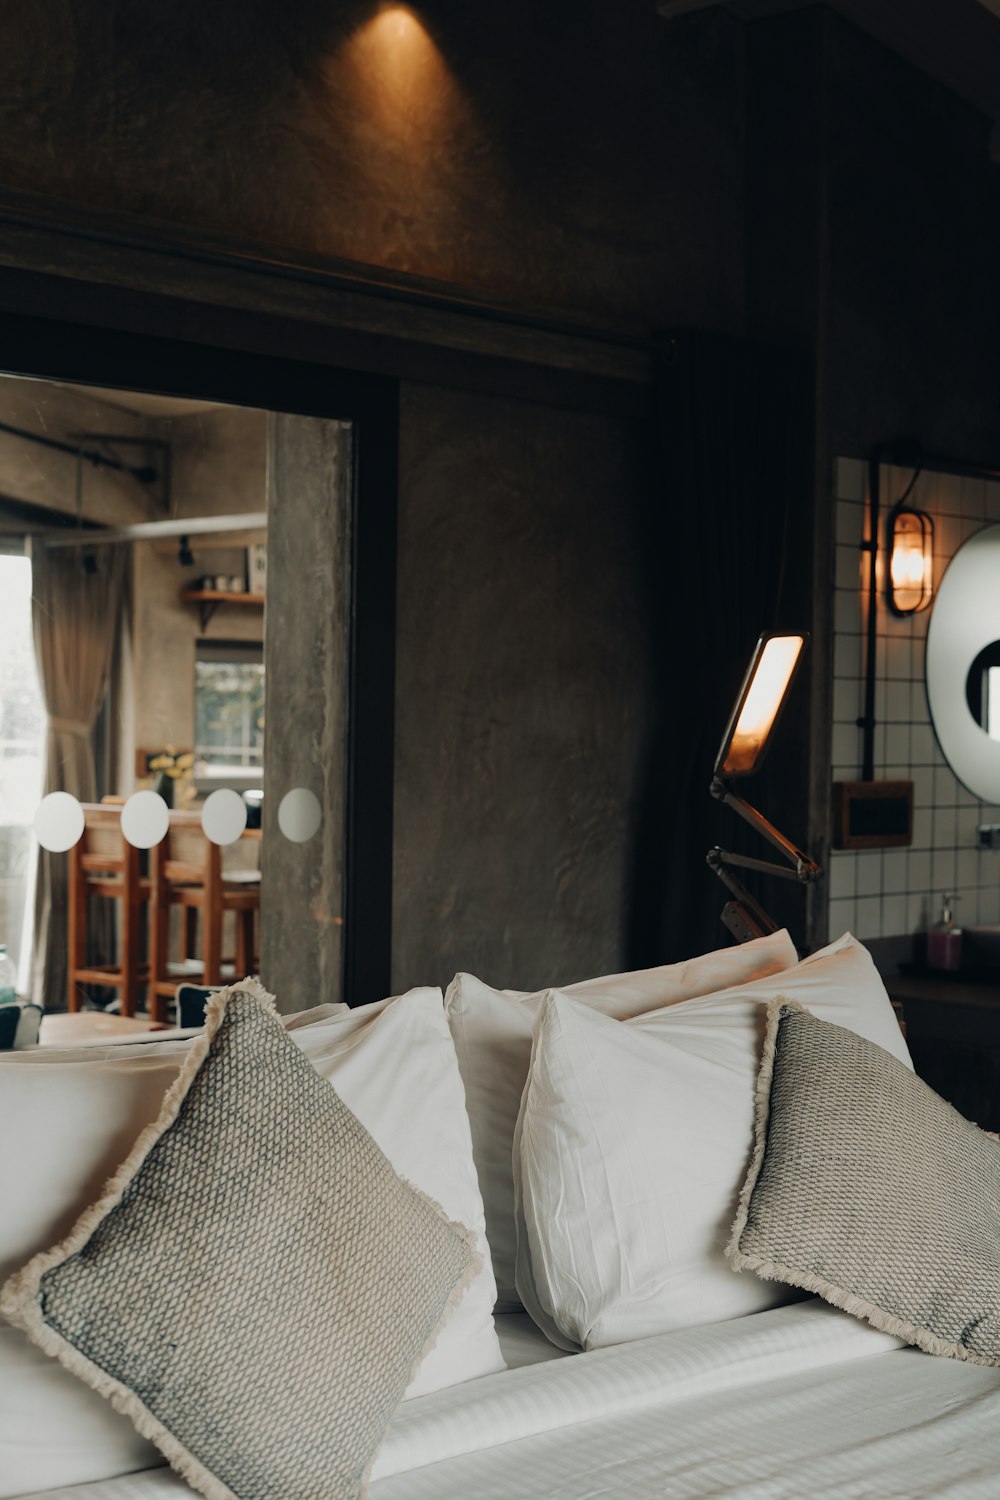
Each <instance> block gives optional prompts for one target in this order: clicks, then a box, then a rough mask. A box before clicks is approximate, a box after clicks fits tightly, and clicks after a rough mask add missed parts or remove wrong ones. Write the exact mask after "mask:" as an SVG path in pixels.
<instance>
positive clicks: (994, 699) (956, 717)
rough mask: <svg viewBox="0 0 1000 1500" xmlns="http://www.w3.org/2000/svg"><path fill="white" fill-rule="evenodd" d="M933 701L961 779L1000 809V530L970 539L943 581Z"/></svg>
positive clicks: (932, 643) (932, 654) (932, 644)
mask: <svg viewBox="0 0 1000 1500" xmlns="http://www.w3.org/2000/svg"><path fill="white" fill-rule="evenodd" d="M927 701H928V703H929V704H930V710H931V718H932V719H933V721H934V732H935V734H936V735H937V737H938V743H939V744H940V746H941V751H942V754H943V755H944V757H945V759H946V760H947V762H948V764H949V765H950V766H951V769H952V770H953V771H954V773H955V775H956V776H957V777H958V779H959V781H961V782H962V783H963V784H964V785H965V786H967V787H968V789H969V791H970V792H972V793H973V794H974V795H975V796H976V797H979V798H981V799H982V800H983V801H984V802H993V803H1000V526H985V527H983V529H982V531H977V532H976V534H975V535H974V536H972V537H970V538H969V540H968V541H967V542H965V543H964V545H963V546H961V547H960V548H959V549H958V551H957V552H956V553H955V556H954V557H953V558H952V560H951V563H950V565H949V567H948V570H947V572H946V573H945V575H944V577H943V578H942V580H941V584H940V587H939V588H938V592H937V598H936V599H935V601H934V608H933V610H932V611H931V618H930V624H929V626H928V630H927Z"/></svg>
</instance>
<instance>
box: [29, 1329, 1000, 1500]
mask: <svg viewBox="0 0 1000 1500" xmlns="http://www.w3.org/2000/svg"><path fill="white" fill-rule="evenodd" d="M504 1336H505V1341H506V1342H508V1347H509V1348H511V1349H512V1350H513V1349H514V1348H515V1346H516V1351H517V1352H516V1353H515V1354H514V1357H513V1358H512V1361H511V1362H512V1364H516V1365H517V1368H513V1369H510V1370H508V1371H506V1372H505V1373H503V1374H499V1375H488V1376H485V1377H484V1378H483V1379H481V1380H476V1381H471V1382H469V1383H468V1384H467V1385H464V1386H462V1387H457V1388H456V1387H452V1388H451V1389H450V1390H445V1391H438V1392H435V1393H434V1394H433V1395H430V1396H424V1397H421V1398H418V1399H416V1400H413V1401H408V1402H407V1403H406V1404H405V1405H404V1406H403V1407H402V1408H401V1409H400V1411H399V1413H398V1415H397V1417H396V1420H395V1421H394V1423H393V1426H392V1429H391V1430H390V1433H389V1436H388V1438H387V1440H386V1443H385V1445H384V1447H383V1449H382V1451H381V1453H380V1454H379V1457H378V1460H377V1462H376V1466H375V1476H374V1481H373V1483H372V1486H371V1500H473V1497H475V1500H514V1497H517V1500H665V1497H669V1500H709V1497H716V1500H722V1497H725V1500H802V1497H804V1496H808V1497H810V1500H923V1497H929V1496H936V1497H947V1500H997V1496H998V1495H1000V1370H987V1369H982V1368H980V1367H979V1366H975V1365H968V1364H961V1363H959V1362H958V1361H955V1360H946V1359H934V1358H932V1357H931V1356H930V1355H927V1354H921V1353H919V1352H918V1351H917V1350H912V1349H902V1348H901V1347H900V1346H899V1345H898V1343H897V1342H896V1341H895V1340H894V1339H891V1338H889V1337H888V1336H887V1335H885V1334H880V1333H876V1332H875V1331H874V1330H873V1329H870V1328H868V1327H867V1326H866V1325H863V1324H861V1323H858V1322H856V1321H855V1320H854V1319H852V1318H848V1317H847V1316H846V1314H843V1313H840V1312H837V1311H836V1310H835V1309H834V1308H831V1307H827V1306H826V1305H825V1304H823V1303H820V1302H815V1301H809V1302H803V1303H798V1304H796V1305H794V1306H791V1307H783V1308H776V1309H774V1310H773V1311H771V1312H765V1313H758V1314H757V1315H755V1316H754V1317H749V1318H741V1319H738V1320H736V1321H734V1322H731V1323H719V1324H714V1325H712V1326H709V1327H705V1328H691V1329H684V1330H683V1331H681V1332H679V1333H671V1334H664V1335H662V1336H660V1337H657V1338H651V1339H645V1340H642V1341H641V1342H638V1343H634V1344H627V1345H619V1346H618V1347H616V1348H611V1349H600V1350H596V1351H594V1352H593V1353H591V1354H580V1355H573V1356H569V1357H565V1358H559V1357H555V1358H553V1357H548V1358H543V1359H542V1360H541V1361H536V1360H535V1358H534V1354H535V1353H536V1352H538V1350H539V1346H538V1344H537V1339H535V1337H534V1336H533V1335H532V1334H531V1333H530V1332H529V1331H527V1330H526V1329H525V1327H524V1325H523V1324H520V1325H517V1326H516V1327H511V1328H509V1329H505V1331H504ZM541 1352H542V1353H543V1354H544V1353H545V1352H546V1351H544V1350H542V1351H541ZM184 1495H190V1491H189V1490H188V1489H187V1487H186V1486H185V1484H184V1483H183V1481H182V1480H180V1479H178V1478H177V1477H176V1476H175V1475H173V1474H172V1473H171V1472H170V1471H169V1470H166V1469H153V1470H149V1471H147V1472H145V1473H143V1474H136V1475H132V1476H130V1477H127V1478H124V1479H116V1480H109V1481H105V1482H103V1483H100V1484H91V1485H82V1486H79V1487H76V1488H69V1489H60V1490H51V1491H46V1493H45V1500H180V1497H182V1496H184Z"/></svg>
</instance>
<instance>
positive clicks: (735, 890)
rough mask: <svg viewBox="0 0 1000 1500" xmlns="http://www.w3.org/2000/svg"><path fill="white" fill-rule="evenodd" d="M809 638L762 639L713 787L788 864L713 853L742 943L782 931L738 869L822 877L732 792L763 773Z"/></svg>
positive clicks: (712, 864)
mask: <svg viewBox="0 0 1000 1500" xmlns="http://www.w3.org/2000/svg"><path fill="white" fill-rule="evenodd" d="M806 639H807V638H806V636H804V635H762V636H761V638H760V640H759V641H758V642H757V646H756V649H755V650H754V654H753V659H752V661H751V662H750V666H749V668H748V669H747V674H746V676H745V677H744V679H743V685H742V687H741V688H740V691H739V694H738V695H737V698H736V702H735V704H734V705H733V711H732V713H731V714H730V716H729V723H728V724H727V725H726V732H725V734H724V735H723V737H722V745H721V747H720V749H719V753H718V755H717V756H716V760H715V773H714V775H713V778H712V785H711V788H710V790H711V793H712V796H713V797H717V798H718V800H719V801H720V802H724V803H725V804H726V806H727V807H731V808H732V809H733V811H734V812H736V813H739V815H740V817H741V818H743V819H744V821H745V822H747V823H749V824H750V827H751V828H753V829H756V831H757V832H758V833H759V834H761V835H762V836H763V837H764V838H765V839H767V841H768V843H769V844H772V845H773V846H774V848H775V849H777V850H778V852H779V853H780V854H781V855H782V857H783V858H784V859H785V860H786V861H787V865H779V864H775V863H774V862H773V861H771V860H766V859H754V858H752V857H751V856H749V855H745V854H730V853H727V851H726V850H725V849H719V848H718V847H716V848H715V849H710V850H709V852H708V855H707V856H706V858H707V860H708V865H709V868H710V869H711V870H714V871H715V873H716V875H718V877H719V879H720V880H721V881H722V883H723V885H724V886H725V887H726V889H727V890H728V891H729V892H730V894H731V895H732V897H733V898H734V899H733V900H731V901H728V902H727V903H726V906H725V909H724V910H723V913H722V920H723V922H724V924H725V925H726V927H728V928H729V931H730V932H731V933H732V934H733V936H734V937H735V938H736V940H737V942H739V943H746V942H749V940H750V939H751V938H756V937H763V936H764V934H765V933H768V932H777V930H778V927H777V923H776V922H774V921H773V920H772V918H771V917H769V916H768V914H767V912H766V911H765V910H764V908H763V907H762V906H761V905H760V902H759V901H757V900H756V898H755V897H754V896H752V895H751V894H750V892H749V891H748V890H747V888H746V886H745V885H744V884H743V881H742V880H741V879H740V877H739V875H737V874H735V873H734V871H735V870H740V869H743V870H761V871H763V873H764V874H765V875H777V876H779V877H780V878H781V879H782V880H797V881H800V882H801V883H802V884H805V885H807V884H809V883H810V882H811V881H813V880H816V879H817V878H818V876H819V875H821V874H822V870H821V869H820V866H819V865H818V864H816V862H815V860H812V859H810V858H809V856H808V854H803V852H802V850H801V849H797V848H796V847H795V845H794V844H793V843H791V841H790V840H789V839H786V838H785V836H784V834H783V833H779V832H778V830H777V828H775V826H774V824H773V823H769V822H768V820H767V818H765V817H764V816H763V814H761V813H759V812H758V811H757V810H756V808H753V807H751V806H750V804H749V803H748V802H745V801H744V800H743V798H742V797H740V796H738V795H737V794H736V793H735V792H734V791H732V790H731V788H730V781H731V780H732V779H733V778H734V777H740V776H752V775H753V773H754V772H755V771H757V770H759V769H760V765H761V762H762V761H763V759H764V754H765V751H766V750H767V747H768V744H769V743H770V740H771V737H772V734H773V732H774V726H775V724H776V723H777V722H778V718H779V716H780V714H781V710H782V708H783V707H784V704H785V700H786V698H787V697H788V692H789V689H790V688H791V685H792V681H793V680H794V677H795V673H796V671H797V669H798V666H799V662H800V661H801V659H802V654H803V652H804V650H805V645H806Z"/></svg>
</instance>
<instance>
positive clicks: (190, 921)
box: [181, 906, 198, 958]
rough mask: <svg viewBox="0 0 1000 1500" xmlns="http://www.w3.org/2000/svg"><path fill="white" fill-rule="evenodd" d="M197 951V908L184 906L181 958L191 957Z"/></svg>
mask: <svg viewBox="0 0 1000 1500" xmlns="http://www.w3.org/2000/svg"><path fill="white" fill-rule="evenodd" d="M197 952H198V908H197V907H196V906H186V907H185V908H184V952H183V953H182V954H181V957H182V958H191V957H192V956H193V955H194V954H195V953H197Z"/></svg>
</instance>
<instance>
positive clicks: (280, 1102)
mask: <svg viewBox="0 0 1000 1500" xmlns="http://www.w3.org/2000/svg"><path fill="white" fill-rule="evenodd" d="M475 1267H476V1253H475V1249H474V1244H473V1240H472V1236H471V1234H470V1233H469V1232H468V1231H467V1230H466V1229H464V1228H463V1227H462V1226H460V1225H457V1224H454V1223H451V1222H449V1220H448V1219H447V1218H446V1217H445V1215H444V1213H443V1212H442V1211H441V1209H440V1208H439V1207H438V1205H437V1204H435V1203H433V1202H432V1201H431V1200H430V1199H429V1198H427V1197H426V1196H425V1195H424V1194H422V1193H420V1192H418V1191H416V1190H415V1189H414V1188H412V1187H410V1186H409V1184H407V1183H406V1182H404V1181H403V1180H402V1179H401V1178H400V1177H399V1176H398V1174H397V1173H396V1172H395V1171H394V1170H393V1168H392V1166H391V1165H390V1163H389V1161H388V1159H387V1158H386V1156H385V1155H384V1154H383V1152H382V1151H381V1150H380V1149H379V1147H378V1146H377V1145H376V1144H375V1141H374V1140H373V1138H372V1137H371V1135H370V1134H369V1133H368V1131H367V1130H365V1128H364V1127H363V1126H362V1125H361V1123H360V1121H358V1119H357V1118H356V1116H354V1115H353V1114H352V1113H351V1111H350V1110H349V1109H348V1108H347V1106H346V1105H345V1104H344V1103H343V1102H342V1100H341V1099H340V1097H339V1095H338V1094H337V1092H336V1091H335V1090H334V1089H333V1088H332V1087H331V1085H330V1084H329V1083H327V1082H326V1081H325V1080H323V1079H322V1078H320V1077H319V1076H318V1075H317V1073H316V1072H315V1070H314V1069H313V1068H312V1066H311V1065H310V1063H309V1062H308V1060H307V1059H306V1058H305V1057H303V1055H302V1053H301V1051H300V1050H299V1049H298V1048H297V1047H296V1046H295V1045H294V1042H293V1041H292V1040H290V1038H289V1037H288V1036H287V1035H286V1033H285V1031H284V1029H283V1028H282V1026H281V1024H280V1022H279V1021H278V1019H277V1017H276V1016H275V1015H274V1014H273V1011H272V1010H271V1009H270V1007H269V1005H268V1003H267V1002H266V1000H265V999H263V998H261V997H260V996H259V995H258V994H254V993H250V992H249V991H247V990H245V989H240V988H239V987H237V988H235V989H233V990H230V991H223V992H221V993H220V994H219V995H217V996H214V997H213V998H212V1000H211V1001H210V1003H209V1006H208V1011H207V1017H206V1027H205V1034H204V1036H203V1037H202V1038H200V1039H199V1040H198V1041H197V1042H196V1043H195V1044H194V1046H193V1048H192V1049H191V1052H190V1054H189V1057H188V1059H187V1061H186V1062H185V1065H184V1068H183V1069H182V1071H181V1074H180V1076H179V1077H178V1079H177V1081H176V1083H175V1084H174V1086H173V1087H172V1088H171V1090H170V1092H169V1093H168V1095H167V1097H166V1099H165V1101H164V1105H163V1109H162V1111H161V1114H160V1116H159V1118H158V1120H157V1121H156V1123H155V1124H154V1125H153V1126H152V1127H151V1128H150V1129H148V1130H146V1131H144V1132H143V1134H142V1135H141V1136H140V1138H139V1140H138V1141H137V1142H136V1144H135V1147H134V1149H133V1151H132V1153H131V1154H130V1156H129V1157H128V1159H127V1160H126V1162H125V1163H124V1165H123V1166H122V1168H121V1169H120V1171H119V1172H118V1173H117V1174H116V1176H115V1177H114V1178H113V1179H112V1181H111V1182H110V1183H109V1184H108V1185H107V1188H106V1190H105V1192H104V1194H103V1196H102V1197H101V1198H100V1199H99V1200H98V1201H97V1203H96V1204H94V1205H93V1207H92V1208H91V1209H89V1210H88V1211H87V1212H86V1213H85V1214H84V1215H83V1217H82V1218H81V1219H80V1220H79V1222H78V1223H77V1224H76V1226H75V1227H74V1229H73V1230H72V1232H71V1233H70V1235H69V1237H68V1238H67V1239H66V1240H65V1241H64V1242H63V1243H62V1244H61V1245H58V1246H56V1248H55V1249H53V1250H51V1251H49V1252H46V1253H43V1254H41V1255H39V1256H36V1257H35V1258H34V1259H33V1260H32V1261H31V1262H29V1264H28V1265H27V1266H26V1267H25V1268H24V1270H22V1271H21V1272H19V1273H16V1274H15V1276H13V1277H12V1278H11V1279H10V1280H9V1281H8V1282H7V1284H6V1285H5V1287H4V1289H3V1291H2V1293H0V1310H2V1311H3V1313H4V1314H5V1315H6V1316H7V1317H8V1318H10V1319H11V1321H13V1322H15V1323H16V1324H17V1325H18V1326H20V1327H22V1328H23V1329H24V1330H25V1331H26V1332H27V1333H28V1335H29V1337H30V1338H31V1339H33V1340H34V1341H35V1342H36V1343H37V1344H38V1345H39V1346H40V1347H41V1348H42V1349H43V1350H44V1351H45V1352H46V1353H48V1354H51V1355H53V1356H55V1357H56V1358H58V1359H59V1360H61V1361H62V1363H64V1364H65V1365H66V1366H67V1368H69V1369H70V1370H71V1371H72V1372H73V1373H74V1374H76V1375H78V1376H79V1377H80V1378H81V1379H82V1380H84V1381H85V1382H86V1383H87V1384H89V1385H91V1386H92V1387H93V1388H94V1389H95V1390H97V1391H98V1392H99V1393H100V1394H102V1395H105V1396H108V1397H109V1398H110V1399H111V1400H112V1401H113V1402H114V1403H115V1404H116V1405H117V1406H118V1407H119V1409H120V1410H122V1411H123V1412H124V1413H125V1414H126V1415H128V1416H129V1417H131V1419H132V1421H133V1422H134V1423H135V1425H136V1427H137V1428H138V1429H139V1430H140V1431H141V1432H142V1433H143V1434H144V1436H146V1437H148V1438H149V1439H151V1440H152V1441H153V1442H154V1443H156V1445H157V1446H158V1447H159V1448H160V1449H161V1450H162V1452H163V1453H164V1454H165V1455H166V1457H167V1458H168V1459H169V1460H170V1462H171V1463H172V1464H173V1465H174V1467H175V1468H177V1469H178V1470H179V1471H180V1472H181V1473H182V1474H183V1475H184V1477H185V1478H186V1479H187V1480H188V1482H189V1483H190V1484H192V1485H193V1486H194V1488H196V1489H197V1490H199V1491H200V1492H201V1493H202V1494H204V1495H205V1496H207V1497H209V1500H230V1497H236V1500H257V1497H260V1496H263V1495H266V1496H268V1497H270V1500H279V1497H287V1500H340V1497H344V1500H346V1497H353V1496H357V1495H359V1494H360V1493H361V1492H362V1488H363V1485H364V1480H365V1477H366V1475H367V1472H368V1469H369V1466H370V1464H371V1462H372V1459H373V1458H374V1455H375V1452H376V1450H377V1448H378V1445H379V1443H380V1441H381V1438H382V1435H383V1433H384V1431H385V1428H386V1426H387V1424H388V1422H389V1420H390V1418H391V1416H392V1413H393V1411H394V1409H395V1407H396V1405H397V1403H398V1402H399V1400H400V1398H401V1397H402V1395H403V1392H404V1390H405V1388H406V1385H407V1383H408V1381H409V1379H410V1375H411V1372H412V1370H413V1369H414V1367H415V1365H416V1364H417V1362H418V1360H419V1358H420V1356H421V1354H422V1353H423V1351H424V1349H425V1348H426V1347H427V1345H428V1344H429V1343H430V1342H431V1341H432V1340H433V1338H434V1337H435V1336H436V1334H437V1331H438V1328H439V1326H440V1325H441V1323H442V1320H443V1319H444V1318H445V1317H446V1316H447V1313H448V1312H449V1311H450V1310H451V1308H452V1307H453V1306H454V1305H455V1304H456V1303H457V1301H458V1300H459V1298H460V1297H461V1295H462V1293H463V1291H464V1290H465V1288H466V1286H467V1285H468V1282H469V1280H470V1278H471V1275H472V1274H473V1271H474V1269H475Z"/></svg>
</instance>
